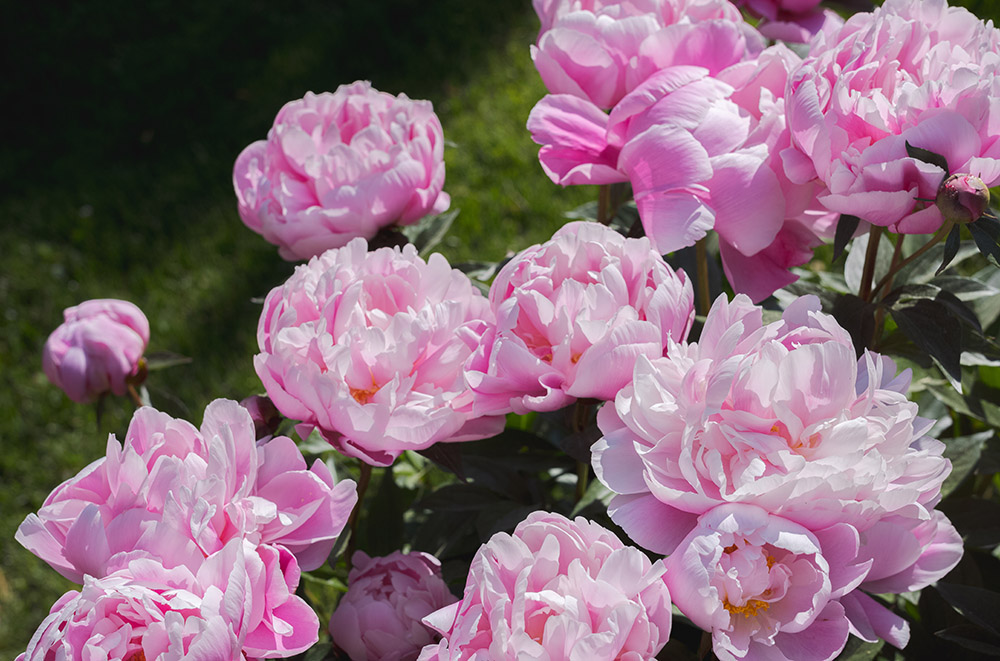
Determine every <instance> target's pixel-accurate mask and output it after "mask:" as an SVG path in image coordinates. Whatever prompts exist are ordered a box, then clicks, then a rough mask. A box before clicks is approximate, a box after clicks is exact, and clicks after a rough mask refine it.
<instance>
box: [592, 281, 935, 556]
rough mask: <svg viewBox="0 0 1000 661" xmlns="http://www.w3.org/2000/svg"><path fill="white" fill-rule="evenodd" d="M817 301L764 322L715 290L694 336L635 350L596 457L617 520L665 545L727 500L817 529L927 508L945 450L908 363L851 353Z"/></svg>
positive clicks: (650, 544) (661, 549)
mask: <svg viewBox="0 0 1000 661" xmlns="http://www.w3.org/2000/svg"><path fill="white" fill-rule="evenodd" d="M818 310H819V304H818V301H817V300H816V299H815V298H812V297H805V298H801V299H799V300H798V301H796V302H795V303H794V304H792V305H791V306H789V308H788V309H787V310H786V311H785V313H784V315H783V319H782V320H781V321H778V322H774V323H772V324H769V325H767V326H764V325H763V324H762V321H761V310H760V308H756V307H754V306H752V305H750V302H749V301H748V300H747V299H746V298H745V297H741V296H738V297H737V298H736V299H735V300H734V301H733V302H732V303H729V302H727V301H726V300H725V298H724V297H720V298H719V299H718V300H717V301H716V303H715V305H714V306H713V307H712V310H711V311H710V312H709V314H708V318H707V320H706V322H705V326H704V329H703V331H702V334H701V337H700V339H699V342H698V343H696V344H689V345H674V344H672V343H671V345H670V347H669V350H668V352H667V355H666V357H664V358H659V359H656V360H652V361H651V360H648V359H645V358H640V359H639V361H637V363H636V370H635V378H634V380H633V382H632V384H631V385H629V386H627V387H626V388H624V389H623V390H622V391H621V392H620V393H619V394H618V397H617V398H616V399H615V405H614V406H613V407H612V406H605V407H604V408H602V409H601V410H600V412H599V414H598V425H599V426H600V428H601V430H602V431H603V433H604V438H603V439H601V440H600V441H598V442H597V443H596V444H595V445H594V448H593V451H594V454H593V464H594V468H595V470H596V471H597V476H598V478H599V479H600V480H601V481H602V482H604V484H605V485H607V486H608V488H610V489H611V490H612V491H614V492H615V493H616V494H617V495H616V496H615V497H614V498H613V499H612V501H611V503H610V506H609V511H610V513H611V517H612V519H613V520H614V521H615V522H616V523H618V524H619V525H621V526H622V527H623V528H624V529H625V532H627V533H628V534H629V536H630V537H632V539H633V540H635V541H636V542H637V543H638V544H640V545H641V546H643V547H645V548H648V549H650V550H652V551H655V552H657V553H665V554H666V553H670V552H672V551H673V549H674V548H675V547H676V546H677V544H678V543H679V542H680V540H681V538H683V537H684V536H685V535H686V534H687V533H688V531H690V530H691V529H692V527H693V526H694V525H695V522H696V521H697V518H698V516H699V515H701V514H703V513H704V512H707V511H708V510H710V509H712V508H713V507H715V506H717V505H721V504H724V503H749V504H754V505H758V506H760V507H762V508H764V509H765V510H767V511H768V512H770V513H772V514H775V515H778V516H781V517H783V518H785V519H788V520H790V521H793V522H795V523H798V524H800V525H802V526H804V527H806V528H808V529H810V530H813V531H816V530H821V529H823V528H826V527H829V526H831V525H835V524H837V523H847V524H850V525H852V526H854V527H855V528H857V529H858V530H859V531H861V532H864V531H866V530H868V529H870V528H872V526H874V525H875V524H876V523H877V522H879V521H880V520H885V519H886V517H888V516H898V517H903V518H904V519H906V520H907V521H910V522H918V521H926V520H929V519H930V518H932V516H933V515H932V512H931V508H933V507H934V505H935V504H936V503H937V501H938V499H939V498H940V487H941V483H942V482H943V480H944V479H945V477H946V476H947V474H948V473H949V471H950V462H949V461H948V460H947V459H944V458H943V457H942V456H941V453H942V450H943V449H944V446H943V444H942V443H940V442H939V441H937V440H934V439H932V438H929V437H926V436H924V434H925V433H926V431H927V430H928V429H929V427H930V421H928V420H924V419H922V418H919V417H917V405H916V404H914V403H913V402H910V401H908V400H907V399H906V391H907V389H908V387H909V375H908V373H903V374H901V375H899V376H897V375H896V374H895V365H894V364H893V363H892V361H891V360H890V359H888V358H886V357H883V356H879V355H877V354H871V353H867V354H865V356H863V357H862V358H861V360H860V361H858V360H856V359H855V353H854V348H853V346H852V343H851V339H850V337H849V336H848V335H847V333H846V332H845V331H844V330H843V329H841V328H840V327H839V326H838V325H837V323H836V322H835V321H834V320H833V318H832V317H829V316H827V315H825V314H822V313H820V312H819V311H818Z"/></svg>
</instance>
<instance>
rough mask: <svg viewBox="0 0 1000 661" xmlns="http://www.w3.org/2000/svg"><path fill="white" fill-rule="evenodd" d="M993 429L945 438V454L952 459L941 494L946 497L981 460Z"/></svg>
mask: <svg viewBox="0 0 1000 661" xmlns="http://www.w3.org/2000/svg"><path fill="white" fill-rule="evenodd" d="M993 434H994V432H993V430H987V431H983V432H979V433H978V434H972V435H970V436H959V437H958V438H943V439H941V440H942V441H943V442H944V446H945V447H944V456H945V457H947V458H948V459H950V460H951V475H949V476H948V477H947V479H945V481H944V484H943V485H941V496H942V497H945V496H947V495H948V494H950V493H951V492H952V491H954V490H955V487H957V486H958V485H959V484H961V483H962V480H964V479H965V478H966V477H968V475H969V474H970V473H971V472H972V470H973V469H974V468H975V467H976V463H977V462H978V461H979V456H980V455H981V454H982V452H983V444H984V443H986V441H988V440H989V439H990V438H992V437H993Z"/></svg>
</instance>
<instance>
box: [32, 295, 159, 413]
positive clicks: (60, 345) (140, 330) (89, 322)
mask: <svg viewBox="0 0 1000 661" xmlns="http://www.w3.org/2000/svg"><path fill="white" fill-rule="evenodd" d="M63 319H64V321H63V323H62V324H61V325H60V326H59V327H58V328H56V329H55V330H54V331H52V334H51V335H49V339H48V340H47V341H46V342H45V348H44V350H43V351H42V368H43V369H44V370H45V376H47V377H48V378H49V381H51V382H52V383H54V384H55V385H57V386H59V387H60V388H62V389H63V390H64V391H65V392H66V394H67V395H69V398H70V399H72V400H73V401H74V402H80V403H81V404H82V403H86V402H91V401H93V400H95V399H97V398H98V397H99V396H101V395H103V394H104V393H107V392H112V393H114V394H116V395H124V394H125V391H126V388H127V387H128V383H127V380H128V378H129V377H130V376H134V375H136V374H137V373H138V371H139V361H140V359H141V358H142V353H143V352H144V351H145V350H146V345H147V344H148V343H149V321H147V320H146V315H144V314H143V313H142V310H140V309H139V308H138V307H136V306H135V304H133V303H129V302H128V301H120V300H118V299H114V298H103V299H94V300H90V301H84V302H83V303H80V304H79V305H75V306H73V307H71V308H67V309H66V310H65V311H64V312H63Z"/></svg>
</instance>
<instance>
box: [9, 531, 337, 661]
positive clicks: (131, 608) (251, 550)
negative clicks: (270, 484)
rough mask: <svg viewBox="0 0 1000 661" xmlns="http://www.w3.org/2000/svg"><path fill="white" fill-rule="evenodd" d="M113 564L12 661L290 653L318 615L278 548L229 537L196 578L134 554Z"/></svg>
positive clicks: (66, 598) (70, 597) (301, 644)
mask: <svg viewBox="0 0 1000 661" xmlns="http://www.w3.org/2000/svg"><path fill="white" fill-rule="evenodd" d="M279 557H280V559H279ZM117 560H118V561H117V562H116V563H115V566H113V567H111V569H112V570H113V571H112V573H110V574H109V575H107V576H103V577H100V578H95V577H93V576H90V575H87V576H84V578H83V589H82V590H81V591H80V592H76V591H73V592H68V593H66V594H65V595H63V597H62V598H61V599H59V601H57V602H56V603H55V605H53V607H52V609H51V612H50V614H49V616H48V617H47V618H46V619H45V620H44V621H43V622H42V624H41V625H40V626H39V627H38V630H37V631H36V632H35V634H34V635H33V636H32V638H31V641H30V642H29V643H28V648H27V651H26V652H25V653H24V654H22V655H21V656H19V657H18V659H19V661H20V660H22V659H23V660H24V661H35V660H37V661H43V660H45V659H52V658H66V659H72V660H74V661H85V660H89V659H127V660H133V661H135V660H138V659H146V660H148V661H154V660H159V661H168V660H171V659H180V658H182V657H183V658H184V659H192V660H202V661H224V660H226V659H231V660H233V661H241V660H242V659H244V658H246V657H247V656H249V657H251V658H254V657H268V658H271V657H287V656H291V655H293V654H297V653H299V652H302V651H305V650H306V649H308V648H309V647H311V646H312V645H313V644H315V642H316V641H317V639H318V631H319V621H318V620H317V618H316V614H315V613H314V612H313V611H312V609H311V608H310V607H309V605H308V604H306V603H305V601H303V600H302V599H301V598H299V597H297V596H295V588H296V587H297V585H298V578H299V574H298V568H297V566H296V565H295V560H294V558H293V557H292V556H291V555H290V554H289V553H288V552H287V551H285V550H283V549H281V548H280V547H269V546H267V545H261V546H258V547H255V546H254V545H253V544H251V543H250V542H248V541H246V540H241V539H234V540H232V541H231V542H230V543H229V544H227V545H226V546H225V547H224V548H223V549H221V550H220V551H218V552H217V553H215V554H212V555H210V556H208V557H207V558H205V559H204V562H203V563H202V565H201V566H200V567H199V568H198V569H197V571H191V570H190V569H188V568H187V567H184V566H177V567H173V568H166V567H164V566H163V564H161V563H160V562H159V561H158V560H157V559H155V558H152V557H151V556H149V554H147V553H144V552H141V551H136V552H132V553H129V554H128V555H127V556H120V557H119V558H118V559H117Z"/></svg>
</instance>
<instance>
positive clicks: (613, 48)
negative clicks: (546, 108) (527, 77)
mask: <svg viewBox="0 0 1000 661" xmlns="http://www.w3.org/2000/svg"><path fill="white" fill-rule="evenodd" d="M535 10H536V12H537V13H538V15H539V18H540V19H541V21H542V31H541V32H540V33H539V36H538V44H537V45H535V46H532V47H531V59H532V60H533V61H534V63H535V68H536V69H538V73H539V74H540V75H541V77H542V80H543V82H544V83H545V86H546V87H547V88H548V90H549V92H551V93H552V94H569V95H572V96H574V97H577V98H579V99H583V100H586V101H588V102H590V103H592V104H593V105H594V106H596V107H597V108H603V109H608V108H612V107H614V106H615V105H616V104H617V103H618V102H619V101H620V100H621V99H622V98H623V97H624V96H625V95H627V94H629V93H630V92H631V91H632V90H634V89H635V88H636V87H638V86H639V85H640V84H641V83H642V82H643V81H644V80H645V79H646V78H648V77H649V76H650V75H651V74H653V73H655V72H656V71H658V70H660V69H662V68H664V67H668V66H673V65H678V64H699V65H701V66H705V67H707V68H708V69H710V70H711V72H712V73H716V72H717V71H719V70H721V69H722V68H724V67H726V66H728V65H729V64H732V63H734V62H738V61H742V60H744V59H749V58H752V57H753V56H755V55H756V53H758V52H759V51H760V50H761V49H762V48H763V45H764V42H763V38H762V37H761V36H760V34H759V33H758V32H757V31H756V30H754V29H753V28H752V27H750V26H749V25H748V24H747V23H745V22H744V21H743V19H742V17H741V16H740V13H739V10H737V9H736V7H735V6H733V5H732V4H731V3H729V2H726V1H725V0H708V1H694V2H689V1H685V0H627V1H625V2H606V1H601V0H592V1H581V0H561V1H556V2H547V1H545V0H536V2H535ZM720 40H721V41H723V42H724V43H723V44H718V43H716V42H719V41H720Z"/></svg>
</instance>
